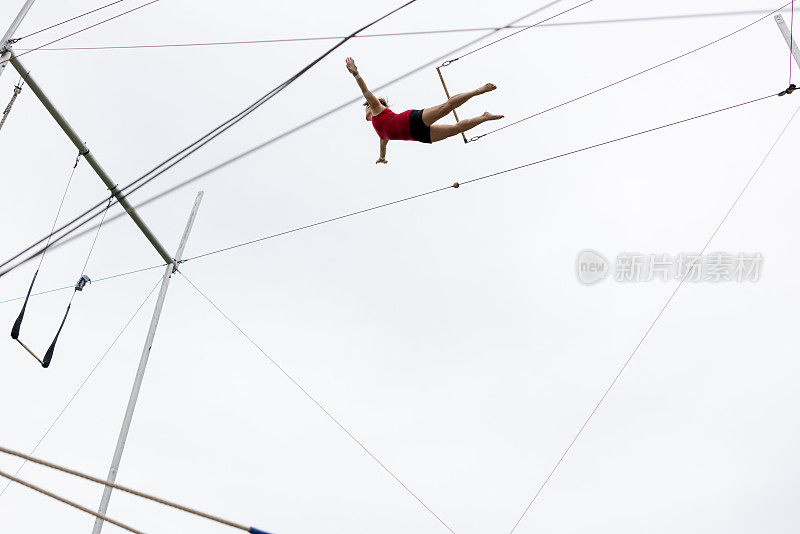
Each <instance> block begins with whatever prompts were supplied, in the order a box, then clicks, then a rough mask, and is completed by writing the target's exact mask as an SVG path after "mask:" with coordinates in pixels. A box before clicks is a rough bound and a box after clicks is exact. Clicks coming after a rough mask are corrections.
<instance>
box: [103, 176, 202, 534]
mask: <svg viewBox="0 0 800 534" xmlns="http://www.w3.org/2000/svg"><path fill="white" fill-rule="evenodd" d="M202 199H203V192H202V191H200V192H199V193H197V198H196V199H195V201H194V207H193V208H192V213H191V214H190V215H189V221H188V222H187V223H186V229H185V230H184V231H183V237H181V243H180V245H179V246H178V252H176V253H175V260H174V261H173V263H171V264H169V265H167V268H166V271H164V277H163V278H162V279H161V290H160V291H159V292H158V300H156V307H155V310H153V318H152V319H151V320H150V329H149V330H148V331H147V338H146V340H145V342H144V349H142V357H141V359H140V360H139V369H138V371H136V378H135V379H134V381H133V389H132V390H131V396H130V399H129V400H128V408H127V409H126V410H125V418H124V419H123V420H122V429H121V430H120V432H119V438H118V439H117V448H116V449H115V450H114V458H113V459H112V460H111V469H109V471H108V482H109V483H110V484H113V483H114V481H115V480H116V478H117V471H119V464H120V462H121V460H122V452H123V450H124V449H125V442H126V441H127V439H128V431H129V430H130V427H131V421H132V420H133V411H134V410H135V409H136V401H137V400H138V398H139V390H140V389H141V387H142V380H143V379H144V372H145V369H146V367H147V360H148V359H149V358H150V349H151V348H152V346H153V340H154V339H155V336H156V328H157V327H158V320H159V319H160V317H161V310H162V309H163V308H164V299H165V297H166V296H167V288H168V287H169V281H170V279H171V278H172V274H173V273H174V272H175V270H176V269H177V267H178V262H179V261H180V259H181V257H182V256H183V249H184V248H186V241H187V240H188V239H189V233H190V232H191V230H192V225H193V224H194V219H195V217H196V216H197V210H198V209H199V208H200V201H201V200H202ZM111 491H112V489H111V487H109V486H106V487H105V489H104V490H103V498H102V499H101V500H100V508H99V509H98V513H99V514H100V515H103V516H104V515H106V511H107V510H108V503H109V501H110V500H111ZM102 529H103V520H102V519H100V518H97V519H96V520H95V523H94V528H93V529H92V533H93V534H100V531H101V530H102Z"/></svg>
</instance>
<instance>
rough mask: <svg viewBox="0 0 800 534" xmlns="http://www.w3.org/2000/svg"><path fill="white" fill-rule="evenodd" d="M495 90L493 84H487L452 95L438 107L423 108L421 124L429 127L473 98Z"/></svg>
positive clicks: (495, 87)
mask: <svg viewBox="0 0 800 534" xmlns="http://www.w3.org/2000/svg"><path fill="white" fill-rule="evenodd" d="M495 89H497V86H496V85H495V84H493V83H487V84H486V85H482V86H481V87H478V88H477V89H475V90H474V91H469V92H467V93H460V94H457V95H453V96H451V97H450V98H448V99H447V102H445V103H444V104H439V105H438V106H433V107H432V108H425V109H424V110H422V122H424V123H425V126H431V125H432V124H433V123H435V122H436V121H438V120H439V119H441V118H443V117H446V116H447V115H448V114H450V113H452V112H453V110H454V109H456V108H458V107H460V106H463V105H464V104H465V103H466V102H467V101H468V100H469V99H470V98H472V97H473V96H478V95H482V94H484V93H488V92H489V91H494V90H495Z"/></svg>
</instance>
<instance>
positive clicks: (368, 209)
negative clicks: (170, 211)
mask: <svg viewBox="0 0 800 534" xmlns="http://www.w3.org/2000/svg"><path fill="white" fill-rule="evenodd" d="M775 96H779V94H776V93H773V94H770V95H767V96H763V97H761V98H757V99H754V100H748V101H746V102H741V103H739V104H735V105H732V106H728V107H725V108H721V109H717V110H714V111H710V112H708V113H703V114H701V115H695V116H693V117H689V118H688V119H683V120H679V121H676V122H672V123H669V124H665V125H662V126H658V127H655V128H650V129H648V130H643V131H639V132H636V133H633V134H630V135H626V136H624V137H618V138H615V139H611V140H609V141H604V142H602V143H598V144H595V145H590V146H586V147H583V148H580V149H577V150H572V151H569V152H564V153H561V154H558V155H556V156H551V157H549V158H545V159H542V160H538V161H534V162H531V163H526V164H523V165H519V166H517V167H512V168H510V169H504V170H502V171H498V172H495V173H492V174H488V175H484V176H480V177H478V178H473V179H471V180H467V181H466V182H462V183H461V184H469V183H472V182H476V181H480V180H484V179H487V178H492V177H495V176H499V175H501V174H506V173H509V172H513V171H517V170H520V169H523V168H527V167H531V166H534V165H539V164H542V163H545V162H548V161H553V160H556V159H561V158H564V157H567V156H571V155H574V154H577V153H580V152H585V151H587V150H593V149H595V148H599V147H602V146H605V145H609V144H612V143H616V142H619V141H622V140H625V139H630V138H632V137H638V136H640V135H644V134H648V133H651V132H655V131H658V130H662V129H665V128H669V127H672V126H676V125H679V124H683V123H686V122H690V121H693V120H696V119H700V118H703V117H708V116H711V115H715V114H718V113H722V112H724V111H729V110H732V109H736V108H739V107H742V106H746V105H749V104H754V103H756V102H760V101H763V100H766V99H768V98H772V97H775ZM279 137H280V136H279ZM273 139H277V138H273ZM253 150H255V149H253ZM246 154H247V153H244V155H246ZM241 157H243V155H240V156H237V158H241ZM229 162H230V160H229ZM229 162H225V163H222V164H221V165H223V166H224V165H226V164H227V163H229ZM214 170H216V169H211V170H210V171H206V172H205V173H201V174H199V175H196V176H195V177H193V178H190V179H189V180H186V181H184V182H182V183H180V184H178V185H176V186H174V187H172V188H170V189H167V190H166V191H163V192H161V193H159V194H158V195H156V196H154V197H151V198H150V199H148V200H146V201H144V202H141V203H139V204H137V205H136V206H135V208H137V209H138V208H141V207H144V206H146V205H148V204H150V203H151V202H155V201H156V200H158V199H160V198H162V197H164V196H166V195H168V194H170V193H172V192H174V191H175V190H177V189H180V188H182V187H185V186H187V185H188V184H189V183H191V182H193V181H196V180H199V179H200V178H203V177H205V176H207V175H208V174H210V173H211V172H213V171H214ZM461 184H459V183H457V184H454V185H448V186H444V187H440V188H437V189H433V190H430V191H426V192H423V193H419V194H416V195H412V196H409V197H405V198H401V199H398V200H393V201H391V202H387V203H384V204H379V205H376V206H372V207H369V208H365V209H361V210H358V211H354V212H350V213H347V214H344V215H339V216H337V217H333V218H330V219H325V220H322V221H317V222H314V223H311V224H307V225H304V226H300V227H297V228H293V229H291V230H286V231H283V232H279V233H277V234H271V235H268V236H265V237H261V238H258V239H254V240H250V241H246V242H244V243H239V244H236V245H230V246H228V247H224V248H222V249H219V250H214V251H210V252H206V253H204V254H200V255H198V256H194V257H192V258H187V259H185V260H182V263H184V262H187V261H191V260H194V259H198V258H200V257H204V256H210V255H212V254H218V253H221V252H225V251H228V250H232V249H235V248H239V247H242V246H246V245H251V244H254V243H258V242H261V241H265V240H268V239H272V238H275V237H279V236H283V235H287V234H291V233H295V232H298V231H301V230H306V229H309V228H314V227H316V226H321V225H323V224H327V223H331V222H334V221H338V220H341V219H346V218H349V217H353V216H356V215H360V214H362V213H367V212H370V211H374V210H377V209H381V208H385V207H388V206H393V205H396V204H401V203H404V202H408V201H410V200H414V199H417V198H421V197H425V196H428V195H432V194H434V193H439V192H442V191H446V190H448V189H451V188H453V187H454V186H456V185H458V186H460V185H461ZM123 216H124V214H117V215H115V216H114V217H112V218H111V219H110V220H112V221H113V220H114V219H117V218H119V217H123ZM94 228H96V225H95V226H92V227H89V228H88V229H86V230H84V231H83V232H81V233H79V234H77V235H75V236H73V237H72V238H70V239H69V240H67V241H65V242H64V243H62V244H65V243H68V242H69V241H71V240H72V239H78V238H79V237H81V236H82V235H84V234H85V233H87V232H91V231H92V230H93V229H94ZM34 257H36V256H35V254H34V255H31V256H30V257H28V258H26V259H25V260H23V261H22V262H21V263H19V264H18V265H15V266H14V267H12V268H10V269H6V270H5V271H3V272H0V276H2V275H4V274H6V273H7V272H9V271H11V270H13V269H14V268H16V267H18V266H19V265H22V264H23V263H25V262H27V261H29V260H30V259H32V258H34Z"/></svg>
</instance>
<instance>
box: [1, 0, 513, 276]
mask: <svg viewBox="0 0 800 534" xmlns="http://www.w3.org/2000/svg"><path fill="white" fill-rule="evenodd" d="M416 1H417V0H409V1H408V2H406V3H404V4H403V5H401V6H400V7H398V8H395V9H393V10H392V11H390V12H389V13H387V14H385V15H383V16H381V17H380V18H377V19H375V20H373V21H372V22H370V23H369V24H367V25H365V26H363V27H361V28H359V29H358V30H356V31H355V32H353V33H352V34H350V35H349V36H347V37H346V38H344V39H342V41H341V42H339V43H337V44H336V45H334V46H332V47H331V48H329V49H328V50H327V51H326V52H324V53H323V54H322V55H320V56H319V57H317V58H316V59H315V60H314V61H312V62H311V63H309V64H307V65H306V66H305V67H303V68H302V69H301V70H300V71H299V72H297V73H296V74H295V75H293V76H292V77H290V78H289V79H288V80H286V81H285V82H283V83H281V84H280V85H278V86H276V87H275V88H273V89H272V90H270V91H269V92H268V93H267V94H265V95H264V96H262V97H261V98H259V99H258V100H256V101H255V102H254V103H253V104H251V105H250V106H248V107H247V108H245V109H244V110H242V111H240V112H239V113H237V114H236V115H234V116H233V117H231V118H229V119H228V120H226V121H225V122H223V123H221V124H220V125H218V126H216V127H215V128H213V129H212V130H210V131H209V132H207V133H206V134H205V135H203V136H201V137H200V138H199V139H197V140H195V141H194V142H192V143H190V144H189V145H187V146H186V147H184V148H183V149H181V150H180V151H178V152H177V153H175V154H173V155H172V156H170V157H169V158H167V159H166V160H164V161H163V162H161V163H160V164H158V165H156V166H155V167H154V168H153V169H151V170H150V171H148V172H146V173H145V174H143V175H142V176H140V177H139V178H137V179H136V180H134V181H133V182H131V183H129V184H128V185H126V186H125V187H123V188H122V189H121V190H120V192H121V193H122V194H125V195H127V194H130V193H132V192H133V191H135V190H136V189H138V187H137V188H136V189H133V191H129V189H130V188H132V187H134V186H135V185H136V184H137V183H139V182H141V181H143V180H145V179H147V181H145V182H144V183H145V184H146V183H148V182H149V181H151V180H153V179H155V178H156V177H158V176H160V175H162V174H163V173H165V172H166V171H168V170H169V169H171V168H172V167H174V166H175V165H177V164H178V163H180V162H181V161H183V160H184V159H186V158H188V157H189V156H190V155H192V154H193V153H194V152H196V151H197V150H199V149H200V148H202V147H203V146H205V145H206V144H208V143H210V142H211V141H212V140H214V139H215V138H217V137H218V136H219V135H221V134H222V133H224V132H226V131H227V130H228V129H230V128H232V127H233V126H234V125H236V124H237V123H238V122H240V121H241V120H243V119H244V118H245V117H247V116H248V115H250V114H251V113H252V112H253V111H255V110H256V109H258V108H259V107H260V106H261V105H263V104H264V103H265V102H267V101H268V100H270V99H271V98H272V97H273V96H275V95H276V94H278V93H280V92H281V91H282V90H283V89H285V88H286V87H288V86H289V85H290V84H292V83H293V82H294V81H295V80H297V79H298V78H300V77H301V76H302V75H304V74H305V73H306V72H308V71H309V70H310V69H311V68H312V67H314V66H315V65H316V64H317V63H319V62H320V61H322V60H323V59H324V58H325V57H327V56H328V55H330V54H331V53H332V52H333V51H334V50H336V49H337V48H339V47H340V46H342V45H343V44H344V43H346V42H347V41H348V40H349V39H351V38H352V37H353V36H355V35H357V34H359V33H361V32H362V31H364V30H366V29H368V28H370V27H371V26H373V25H375V24H377V23H378V22H381V21H382V20H384V19H386V18H388V17H389V16H391V15H393V14H394V13H396V12H398V11H400V10H401V9H403V8H405V7H407V6H409V5H411V4H413V3H415V2H416ZM515 22H516V21H515ZM100 205H102V202H99V203H97V204H95V205H94V206H92V207H91V208H89V209H88V210H86V211H84V212H83V213H82V214H80V215H78V216H77V217H75V218H73V219H72V220H71V221H70V222H68V223H66V224H64V225H62V226H61V227H60V228H59V229H58V230H56V233H59V232H61V231H62V230H64V229H66V228H67V227H69V226H71V225H73V224H75V223H77V221H80V220H81V219H83V218H85V217H87V216H88V219H86V220H84V221H83V222H81V223H80V224H79V225H78V226H77V227H76V228H73V229H72V230H70V231H69V232H67V233H66V234H65V235H69V233H72V232H73V231H75V230H76V229H77V228H79V227H80V226H83V225H84V224H87V223H88V222H89V221H90V220H92V219H94V218H95V217H97V216H98V215H99V213H94V214H92V212H93V211H94V210H96V209H97V208H98V207H99V206H100ZM90 214H91V215H90ZM51 234H52V232H51ZM65 235H62V236H60V237H59V238H58V239H56V242H58V241H60V240H61V239H63V237H65ZM45 239H49V236H45V237H44V238H42V239H40V240H39V241H37V242H36V243H34V244H33V245H31V246H29V247H27V248H26V249H25V250H23V251H21V252H20V253H18V254H16V255H15V256H14V257H12V258H11V259H9V260H7V261H5V262H3V263H2V264H0V267H3V266H5V265H7V264H8V263H10V262H11V261H13V260H15V259H16V258H18V257H20V256H21V255H23V254H25V253H26V252H27V251H29V250H31V249H33V248H35V247H36V246H37V245H39V244H40V243H42V242H43V241H44V240H45ZM6 272H7V271H6ZM3 274H4V273H0V276H2V275H3Z"/></svg>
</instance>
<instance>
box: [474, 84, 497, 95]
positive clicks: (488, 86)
mask: <svg viewBox="0 0 800 534" xmlns="http://www.w3.org/2000/svg"><path fill="white" fill-rule="evenodd" d="M495 89H497V86H496V85H495V84H493V83H487V84H486V85H484V86H483V87H480V88H478V89H476V90H475V94H476V95H482V94H483V93H488V92H489V91H494V90H495Z"/></svg>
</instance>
